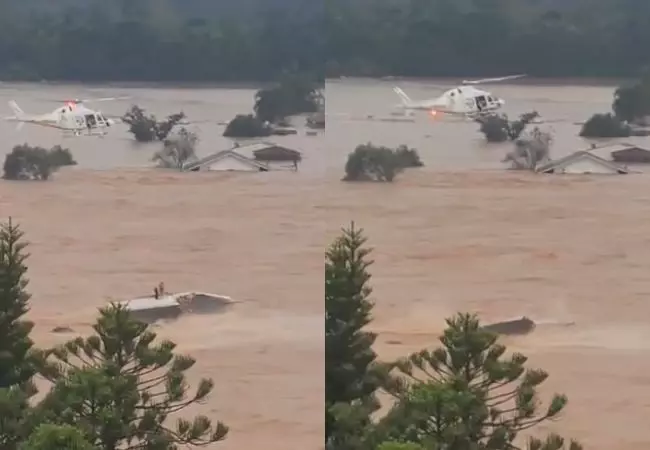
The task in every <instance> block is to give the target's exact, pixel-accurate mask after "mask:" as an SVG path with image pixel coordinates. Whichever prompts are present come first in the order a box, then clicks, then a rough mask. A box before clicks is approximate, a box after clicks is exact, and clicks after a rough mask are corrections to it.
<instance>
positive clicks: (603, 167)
mask: <svg viewBox="0 0 650 450" xmlns="http://www.w3.org/2000/svg"><path fill="white" fill-rule="evenodd" d="M535 171H536V172H538V173H562V174H626V173H629V172H628V169H627V167H625V166H623V165H620V164H618V163H615V162H612V161H607V160H606V159H604V158H601V157H600V156H598V155H596V154H594V153H593V152H591V151H579V152H575V153H572V154H570V155H568V156H565V157H564V158H560V159H557V160H554V161H550V162H549V163H547V164H543V165H541V166H539V167H538V168H537V169H536V170H535Z"/></svg>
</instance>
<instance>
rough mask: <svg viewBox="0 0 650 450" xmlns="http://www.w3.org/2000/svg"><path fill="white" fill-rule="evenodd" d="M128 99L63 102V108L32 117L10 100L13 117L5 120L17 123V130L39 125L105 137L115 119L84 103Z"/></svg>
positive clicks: (73, 132)
mask: <svg viewBox="0 0 650 450" xmlns="http://www.w3.org/2000/svg"><path fill="white" fill-rule="evenodd" d="M128 98H129V97H110V98H97V99H87V100H79V99H75V100H64V101H63V102H62V103H64V106H62V107H60V108H57V109H55V110H54V111H52V112H50V113H46V114H38V115H32V114H27V113H25V112H24V111H23V110H22V109H21V108H20V106H18V104H17V103H16V102H15V101H13V100H11V101H10V102H9V107H10V108H11V109H12V111H13V113H14V115H13V116H11V117H6V118H5V120H7V121H10V122H18V126H17V127H16V129H17V130H19V129H20V128H22V126H23V125H24V124H32V125H39V126H43V127H49V128H56V129H59V130H62V131H63V132H65V133H71V134H72V135H74V136H81V135H82V133H84V134H87V135H88V136H101V137H103V136H105V135H106V134H107V133H108V128H109V127H111V126H113V125H114V124H115V123H116V119H115V118H111V119H108V118H106V116H104V114H102V113H101V112H99V111H94V110H92V109H89V108H87V107H86V106H84V103H86V102H105V101H114V100H126V99H128Z"/></svg>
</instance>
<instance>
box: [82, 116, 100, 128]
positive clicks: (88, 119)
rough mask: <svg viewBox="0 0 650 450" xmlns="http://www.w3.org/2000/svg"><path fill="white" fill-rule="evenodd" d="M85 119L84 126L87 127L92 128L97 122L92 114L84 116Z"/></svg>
mask: <svg viewBox="0 0 650 450" xmlns="http://www.w3.org/2000/svg"><path fill="white" fill-rule="evenodd" d="M85 118H86V124H87V125H88V127H94V126H95V125H97V121H96V120H95V115H94V114H87V115H86V116H85Z"/></svg>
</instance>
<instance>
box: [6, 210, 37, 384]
mask: <svg viewBox="0 0 650 450" xmlns="http://www.w3.org/2000/svg"><path fill="white" fill-rule="evenodd" d="M22 238H23V233H22V231H21V230H20V229H19V227H18V226H17V225H14V224H13V223H12V221H11V219H9V221H8V222H7V223H5V224H2V225H0V388H9V387H13V386H18V385H23V384H24V383H26V382H29V381H30V380H31V378H32V376H33V375H34V365H33V363H32V361H31V357H30V351H31V349H32V346H33V342H32V340H31V339H30V337H29V334H30V332H31V331H32V328H33V326H34V324H33V323H32V322H29V321H27V320H24V318H23V316H24V315H25V314H26V313H27V311H28V310H29V307H28V302H29V298H30V295H29V294H28V293H27V291H26V290H25V289H26V287H27V278H26V277H25V274H26V273H27V266H25V260H26V259H27V257H28V255H27V253H26V252H25V247H26V246H27V244H26V243H25V242H23V241H22Z"/></svg>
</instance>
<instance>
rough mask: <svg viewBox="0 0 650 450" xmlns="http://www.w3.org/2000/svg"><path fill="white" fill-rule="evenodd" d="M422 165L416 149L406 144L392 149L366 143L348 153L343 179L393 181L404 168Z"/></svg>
mask: <svg viewBox="0 0 650 450" xmlns="http://www.w3.org/2000/svg"><path fill="white" fill-rule="evenodd" d="M423 165H424V164H423V163H422V161H421V160H420V155H419V154H418V152H417V150H415V149H413V148H409V147H407V146H406V145H400V146H399V147H397V148H395V149H393V148H389V147H384V146H376V145H373V144H371V143H367V144H363V145H358V146H357V147H356V148H355V149H354V151H353V152H352V153H350V154H349V155H348V160H347V162H346V164H345V177H344V178H343V181H393V180H394V179H395V177H396V176H397V174H398V173H400V172H401V171H403V170H404V169H407V168H411V167H422V166H423Z"/></svg>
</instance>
